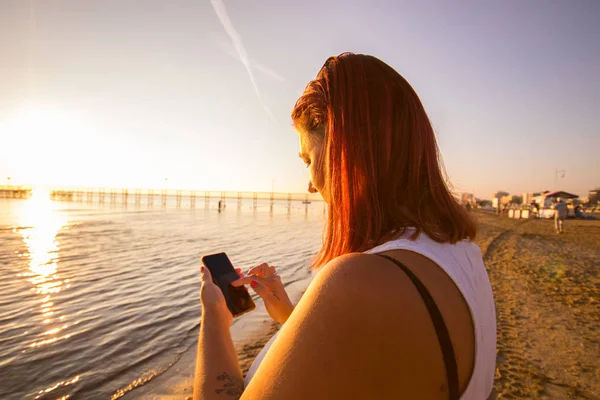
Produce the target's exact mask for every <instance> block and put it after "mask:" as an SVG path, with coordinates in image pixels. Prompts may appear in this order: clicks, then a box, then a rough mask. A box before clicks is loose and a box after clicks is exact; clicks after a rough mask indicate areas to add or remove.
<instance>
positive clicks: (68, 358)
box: [0, 195, 324, 400]
mask: <svg viewBox="0 0 600 400" xmlns="http://www.w3.org/2000/svg"><path fill="white" fill-rule="evenodd" d="M323 222H324V214H323V205H322V203H321V202H313V204H311V205H309V206H308V209H305V205H303V204H301V203H294V204H292V208H291V210H288V207H287V202H283V203H281V204H277V203H276V205H275V207H274V209H273V212H272V213H271V212H270V207H269V205H268V203H261V202H259V203H258V207H257V208H256V209H255V208H253V207H252V201H251V200H250V201H247V202H245V203H244V204H243V206H242V207H241V209H240V208H238V207H237V205H236V204H235V203H233V204H229V208H227V209H225V211H223V212H221V213H218V212H217V210H216V208H215V204H210V206H209V208H208V209H206V208H204V204H202V207H201V208H196V209H195V210H191V209H185V208H181V209H176V208H174V207H167V208H166V209H162V208H156V207H155V208H154V209H147V208H144V207H140V208H135V207H133V206H129V207H128V208H122V207H113V208H111V207H104V208H101V207H92V206H86V205H83V204H77V203H59V202H52V201H50V200H49V199H48V198H47V197H46V196H41V195H38V196H34V197H33V198H31V199H29V200H11V199H0V284H1V290H0V399H3V400H11V399H67V398H69V399H111V398H118V397H121V396H122V395H124V394H125V393H128V394H129V395H133V396H131V397H133V398H135V388H136V387H139V386H141V385H143V384H144V383H146V382H148V381H149V380H151V379H152V378H154V377H156V376H157V375H160V374H161V373H163V372H164V371H166V370H167V369H168V368H169V367H170V366H172V365H173V364H174V363H175V362H176V361H177V360H178V359H179V357H180V356H181V355H182V354H183V353H184V352H185V351H186V350H188V349H189V348H190V347H191V346H194V345H195V343H196V336H197V333H198V323H199V317H200V313H201V310H200V305H199V299H198V289H199V283H200V280H199V275H198V268H199V258H200V256H201V255H202V254H206V253H212V252H219V251H225V252H227V254H228V255H229V256H230V258H231V260H232V261H233V263H234V264H235V265H236V266H238V267H242V268H244V269H247V268H249V267H251V266H252V265H255V264H257V263H259V262H262V261H267V262H269V263H272V264H273V265H276V266H278V267H279V271H280V274H281V275H282V278H283V281H284V282H285V283H286V285H289V286H288V289H289V290H290V291H292V292H294V291H299V290H301V288H302V287H305V286H306V282H307V281H309V280H310V273H309V271H308V264H309V261H310V259H311V257H312V256H313V255H314V254H315V253H316V251H317V249H318V246H319V244H320V241H321V229H322V226H323ZM295 284H296V286H294V285H295ZM253 297H254V298H255V301H257V302H259V299H257V298H256V296H253ZM253 318H254V319H256V318H257V317H256V316H253V313H249V314H246V315H244V316H242V317H240V318H238V319H236V320H235V321H234V325H233V327H232V330H233V331H235V335H234V337H237V338H243V336H244V333H245V331H246V330H247V329H250V327H251V326H252V324H253V323H254V322H255V321H254V320H253ZM132 391H133V392H132Z"/></svg>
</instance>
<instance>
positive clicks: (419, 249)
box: [194, 53, 496, 400]
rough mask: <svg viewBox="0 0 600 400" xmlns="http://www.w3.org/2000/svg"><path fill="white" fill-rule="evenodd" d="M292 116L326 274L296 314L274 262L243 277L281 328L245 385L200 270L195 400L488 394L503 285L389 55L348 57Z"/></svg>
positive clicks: (227, 319) (212, 288)
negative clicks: (496, 288) (498, 286)
mask: <svg viewBox="0 0 600 400" xmlns="http://www.w3.org/2000/svg"><path fill="white" fill-rule="evenodd" d="M292 120H293V123H294V127H295V128H296V130H297V132H298V136H299V139H300V156H301V158H302V160H304V162H305V163H306V165H307V167H308V168H309V172H310V182H309V184H308V190H309V192H311V193H317V192H319V193H320V194H321V196H322V197H323V199H324V200H325V201H326V203H327V205H328V214H327V224H326V227H325V232H324V240H323V244H322V247H321V249H320V251H319V253H318V255H317V257H316V259H315V260H314V262H313V269H316V270H318V273H317V274H316V275H315V277H314V279H313V281H312V282H311V283H310V285H309V287H308V289H307V290H306V292H305V293H304V295H303V297H302V299H301V300H300V302H299V303H298V304H297V305H296V306H295V307H294V306H293V305H292V303H291V302H290V300H289V298H288V296H287V295H286V293H285V289H284V286H283V284H282V282H281V279H280V277H279V276H278V275H277V272H276V270H275V268H274V267H272V266H269V265H268V264H267V263H263V264H260V265H258V266H256V267H254V268H252V269H250V271H248V274H247V275H248V276H245V277H242V278H240V279H239V280H237V281H235V282H234V284H233V285H234V286H241V285H245V284H250V285H251V286H252V287H253V288H254V290H255V291H256V293H257V294H258V295H259V296H260V297H262V299H263V301H264V303H265V306H266V309H267V311H268V312H269V315H270V316H271V317H272V318H273V319H274V320H275V321H277V322H279V323H281V324H282V326H281V329H280V330H279V332H278V333H277V334H276V335H275V336H273V338H271V340H270V341H269V343H267V345H266V346H265V347H264V348H263V349H262V351H261V352H260V354H259V355H258V356H257V357H256V359H255V360H254V363H253V365H252V367H251V368H250V370H249V372H248V374H247V376H246V378H245V382H244V378H243V377H242V373H241V371H240V367H239V366H238V361H237V358H236V352H235V348H234V345H233V341H232V339H231V335H230V333H229V326H230V325H231V323H232V316H231V313H230V312H229V310H228V309H227V306H226V304H225V300H224V298H223V295H222V293H221V291H220V290H219V289H218V287H217V286H216V285H215V284H214V283H213V281H212V279H211V276H210V272H209V271H208V269H207V268H201V280H202V287H201V289H200V298H201V302H202V322H201V328H200V337H199V345H198V357H197V367H196V375H195V384H194V398H195V399H208V400H211V399H215V400H216V399H223V398H225V397H227V396H221V395H220V394H219V393H222V394H227V395H229V396H230V397H231V398H240V399H243V400H246V399H252V400H257V399H258V400H260V399H284V400H306V399H311V400H321V399H328V400H329V399H430V400H436V399H439V400H447V399H452V400H457V399H463V400H482V399H486V398H488V396H490V394H491V393H492V388H493V383H494V374H495V370H496V312H495V308H494V299H493V297H492V288H491V285H490V281H489V278H488V275H487V273H486V270H485V266H484V264H483V259H482V256H481V251H480V249H479V247H477V246H476V245H475V244H474V243H472V240H473V239H474V238H475V233H476V225H475V222H474V220H473V219H471V217H470V216H469V214H468V213H467V211H466V210H465V208H464V207H462V206H461V205H460V204H459V203H458V202H457V201H456V200H455V198H454V196H453V195H452V193H451V192H450V191H449V190H448V187H447V184H446V181H445V178H444V175H443V173H442V166H441V165H440V162H439V158H438V147H437V144H436V140H435V134H434V131H433V129H432V127H431V123H430V122H429V119H428V117H427V114H426V113H425V110H424V108H423V105H422V104H421V101H420V100H419V97H418V96H417V94H416V93H415V92H414V90H413V88H412V87H411V86H410V85H409V84H408V82H406V80H404V78H402V77H401V76H400V75H399V74H398V73H397V72H396V71H395V70H394V69H392V68H391V67H390V66H388V65H387V64H385V63H384V62H382V61H380V60H379V59H377V58H375V57H371V56H366V55H359V54H351V53H344V54H341V55H340V56H337V57H331V58H329V59H328V60H327V61H326V63H325V65H324V66H323V68H322V69H321V70H320V71H319V73H318V75H317V77H316V79H315V80H313V81H311V82H309V83H308V85H307V87H306V89H305V90H304V93H303V94H302V96H301V97H300V98H299V99H298V101H297V102H296V105H295V107H294V109H293V111H292ZM299 251H300V252H302V251H305V250H303V249H300V250H299ZM227 398H229V397H227Z"/></svg>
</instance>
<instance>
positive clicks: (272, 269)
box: [269, 265, 277, 275]
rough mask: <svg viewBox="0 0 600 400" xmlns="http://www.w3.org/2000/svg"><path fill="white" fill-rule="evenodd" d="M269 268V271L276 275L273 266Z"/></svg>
mask: <svg viewBox="0 0 600 400" xmlns="http://www.w3.org/2000/svg"><path fill="white" fill-rule="evenodd" d="M269 270H270V271H271V275H277V271H275V267H274V266H272V265H271V266H270V267H269Z"/></svg>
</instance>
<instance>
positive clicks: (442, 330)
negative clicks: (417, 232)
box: [378, 254, 460, 400]
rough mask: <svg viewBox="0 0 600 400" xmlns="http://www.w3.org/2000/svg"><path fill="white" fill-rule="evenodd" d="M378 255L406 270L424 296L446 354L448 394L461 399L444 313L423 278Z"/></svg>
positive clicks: (390, 258) (455, 398) (393, 260)
mask: <svg viewBox="0 0 600 400" xmlns="http://www.w3.org/2000/svg"><path fill="white" fill-rule="evenodd" d="M378 256H380V257H383V258H386V259H388V260H390V261H391V262H393V263H394V264H396V265H397V266H398V267H400V269H402V271H404V273H405V274H406V275H407V276H408V277H409V278H410V280H411V281H412V283H413V284H414V285H415V287H416V288H417V290H418V291H419V294H420V295H421V297H422V298H423V302H424V303H425V306H426V307H427V311H429V316H430V317H431V321H432V322H433V326H434V327H435V332H436V334H437V337H438V341H439V342H440V347H441V348H442V355H443V356H444V364H445V366H446V378H447V379H448V394H449V395H450V400H459V398H460V393H459V391H458V367H457V365H456V355H455V354H454V347H452V341H451V340H450V334H449V333H448V328H447V327H446V323H445V322H444V318H443V317H442V313H440V310H439V308H438V306H437V305H436V304H435V301H434V300H433V297H431V294H430V293H429V290H427V288H426V287H425V285H423V283H422V282H421V280H420V279H419V278H417V276H416V275H415V274H413V272H412V271H411V270H410V269H408V268H407V267H406V266H405V265H404V264H402V263H401V262H400V261H398V260H396V259H394V258H392V257H389V256H386V255H383V254H378Z"/></svg>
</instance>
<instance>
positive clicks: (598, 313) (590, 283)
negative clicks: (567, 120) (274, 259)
mask: <svg viewBox="0 0 600 400" xmlns="http://www.w3.org/2000/svg"><path fill="white" fill-rule="evenodd" d="M474 215H475V216H476V217H477V218H478V219H479V222H480V230H479V236H478V238H477V240H476V243H477V244H478V245H479V246H480V247H481V250H482V254H483V255H484V261H485V263H486V266H487V268H488V272H489V275H490V279H491V281H492V287H493V290H494V297H495V301H496V307H497V316H498V357H497V369H496V381H495V388H496V391H497V393H498V398H499V399H600V276H599V269H600V221H579V220H567V221H566V223H565V233H564V234H562V235H558V234H556V233H554V225H553V223H554V221H552V220H512V219H508V218H507V217H497V216H496V215H494V214H492V213H484V212H477V213H475V214H474ZM263 325H264V326H263V329H261V330H259V331H258V333H254V334H253V336H252V337H249V338H248V340H247V341H246V342H245V343H243V344H241V345H239V346H238V348H237V349H238V356H239V359H240V363H241V366H242V369H243V371H244V373H245V372H246V371H247V369H248V368H249V366H250V364H251V363H252V360H253V359H254V357H255V356H256V354H258V352H259V351H260V349H261V348H262V347H263V346H264V344H265V343H266V342H267V341H268V339H269V338H270V337H271V336H272V334H273V333H274V332H275V331H276V330H277V326H276V325H275V324H273V323H270V322H268V321H263ZM188 353H189V354H186V355H185V356H184V357H183V358H182V359H181V360H180V361H179V362H178V363H177V364H176V365H175V366H174V367H173V368H172V370H170V371H169V372H168V373H166V374H164V376H160V377H159V378H157V379H156V381H157V382H153V383H151V384H150V385H147V386H148V387H142V388H140V390H136V391H134V393H132V395H133V396H132V398H142V399H161V400H174V399H188V398H189V399H191V393H192V380H193V366H194V358H195V351H191V352H188Z"/></svg>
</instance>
